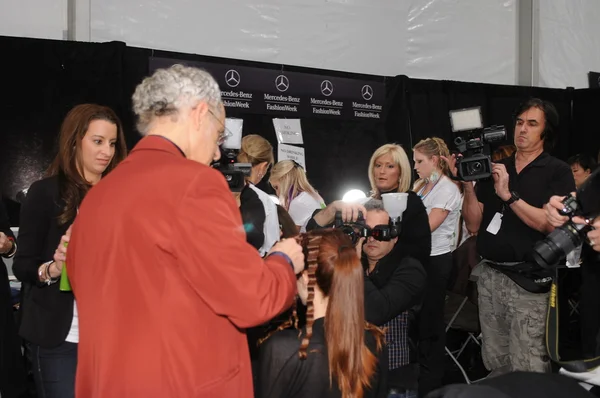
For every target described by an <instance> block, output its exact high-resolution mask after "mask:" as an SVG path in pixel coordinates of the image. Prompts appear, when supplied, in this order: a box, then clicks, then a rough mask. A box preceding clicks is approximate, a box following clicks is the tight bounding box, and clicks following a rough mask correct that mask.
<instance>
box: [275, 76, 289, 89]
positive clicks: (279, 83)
mask: <svg viewBox="0 0 600 398" xmlns="http://www.w3.org/2000/svg"><path fill="white" fill-rule="evenodd" d="M275 87H276V88H277V90H279V91H281V92H282V93H283V92H285V91H287V89H288V88H290V81H289V80H288V78H287V76H285V75H279V76H277V77H276V78H275Z"/></svg>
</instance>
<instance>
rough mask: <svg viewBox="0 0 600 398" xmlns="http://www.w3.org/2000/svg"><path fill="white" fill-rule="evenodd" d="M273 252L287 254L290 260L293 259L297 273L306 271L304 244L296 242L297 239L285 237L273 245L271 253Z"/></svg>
mask: <svg viewBox="0 0 600 398" xmlns="http://www.w3.org/2000/svg"><path fill="white" fill-rule="evenodd" d="M273 252H281V253H284V254H286V255H287V256H288V257H289V258H290V260H292V264H293V265H294V273H295V274H296V275H298V274H300V273H301V272H302V271H304V253H303V252H302V246H300V245H299V244H298V242H296V239H293V238H290V239H283V240H280V241H279V242H277V243H276V244H275V246H273V248H272V249H271V251H269V254H270V253H273Z"/></svg>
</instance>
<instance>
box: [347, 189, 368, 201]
mask: <svg viewBox="0 0 600 398" xmlns="http://www.w3.org/2000/svg"><path fill="white" fill-rule="evenodd" d="M366 197H367V195H366V194H365V193H364V192H363V191H361V190H360V189H351V190H350V191H348V192H346V194H345V195H344V197H343V198H342V200H343V201H344V202H346V203H357V202H360V201H361V199H365V198H366Z"/></svg>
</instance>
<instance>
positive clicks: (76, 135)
mask: <svg viewBox="0 0 600 398" xmlns="http://www.w3.org/2000/svg"><path fill="white" fill-rule="evenodd" d="M94 120H105V121H107V122H110V123H113V124H115V125H116V126H117V142H116V145H115V154H114V156H113V158H112V159H111V161H110V163H109V164H108V166H107V167H106V170H105V171H104V173H102V176H103V177H104V176H105V175H106V174H108V173H109V172H110V171H111V170H113V169H114V168H115V167H116V166H117V164H119V162H121V161H122V160H123V159H125V156H126V155H127V146H126V144H125V134H124V133H123V126H122V125H121V121H120V120H119V117H118V116H117V115H116V113H115V112H114V111H113V110H112V109H110V108H108V107H106V106H101V105H96V104H81V105H77V106H75V107H74V108H73V109H71V110H70V111H69V113H67V116H66V117H65V119H64V120H63V122H62V125H61V127H60V133H59V138H58V153H57V154H56V157H55V158H54V161H53V162H52V164H51V165H50V167H49V168H48V170H47V171H46V175H47V176H58V183H59V190H60V198H61V200H62V201H63V205H64V207H63V210H62V212H61V214H60V215H59V217H58V223H59V224H60V225H64V224H67V223H69V222H71V221H73V219H75V216H76V215H77V207H78V206H79V204H80V203H81V201H82V200H83V198H84V196H85V194H86V193H87V191H88V190H89V189H90V188H91V184H90V183H89V182H87V181H86V179H85V177H84V176H83V175H82V172H80V171H79V170H81V169H82V167H83V160H82V158H81V140H82V139H83V137H84V136H85V134H86V132H87V130H88V128H89V126H90V123H91V122H92V121H94Z"/></svg>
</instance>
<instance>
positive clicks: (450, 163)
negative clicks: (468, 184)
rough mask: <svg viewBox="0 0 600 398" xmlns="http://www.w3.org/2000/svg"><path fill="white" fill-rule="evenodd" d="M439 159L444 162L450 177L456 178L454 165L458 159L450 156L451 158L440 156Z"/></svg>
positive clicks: (456, 170) (456, 173)
mask: <svg viewBox="0 0 600 398" xmlns="http://www.w3.org/2000/svg"><path fill="white" fill-rule="evenodd" d="M440 159H442V160H443V161H444V162H446V164H447V165H448V168H449V169H450V173H452V175H453V176H454V177H457V176H458V168H457V167H456V163H457V161H458V159H457V158H456V155H455V154H452V156H450V157H446V156H440Z"/></svg>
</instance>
